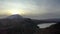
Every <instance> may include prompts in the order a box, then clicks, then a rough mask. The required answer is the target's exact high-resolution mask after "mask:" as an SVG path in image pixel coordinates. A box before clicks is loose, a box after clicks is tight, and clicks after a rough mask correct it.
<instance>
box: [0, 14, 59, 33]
mask: <svg viewBox="0 0 60 34" xmlns="http://www.w3.org/2000/svg"><path fill="white" fill-rule="evenodd" d="M54 20H55V21H58V20H56V19H54ZM55 21H53V20H52V19H46V20H35V19H30V18H24V17H22V16H21V15H18V14H16V15H11V16H8V17H7V18H4V19H0V30H3V31H4V30H5V31H7V32H8V34H12V33H14V34H17V33H18V34H37V33H38V34H39V30H40V28H39V27H38V26H37V25H38V24H41V23H52V22H55Z"/></svg>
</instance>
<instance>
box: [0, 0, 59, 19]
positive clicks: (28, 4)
mask: <svg viewBox="0 0 60 34" xmlns="http://www.w3.org/2000/svg"><path fill="white" fill-rule="evenodd" d="M12 13H19V14H20V15H22V16H23V17H28V18H32V19H47V18H60V0H0V15H1V16H0V17H3V16H5V17H6V16H7V15H10V14H12Z"/></svg>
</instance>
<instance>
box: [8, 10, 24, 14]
mask: <svg viewBox="0 0 60 34" xmlns="http://www.w3.org/2000/svg"><path fill="white" fill-rule="evenodd" d="M8 12H9V14H11V15H15V14H19V15H23V14H24V12H23V10H20V11H19V10H16V9H14V10H9V11H8Z"/></svg>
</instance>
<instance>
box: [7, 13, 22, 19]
mask: <svg viewBox="0 0 60 34" xmlns="http://www.w3.org/2000/svg"><path fill="white" fill-rule="evenodd" d="M8 18H9V19H22V18H23V17H22V16H21V15H19V14H15V15H11V16H9V17H8Z"/></svg>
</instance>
